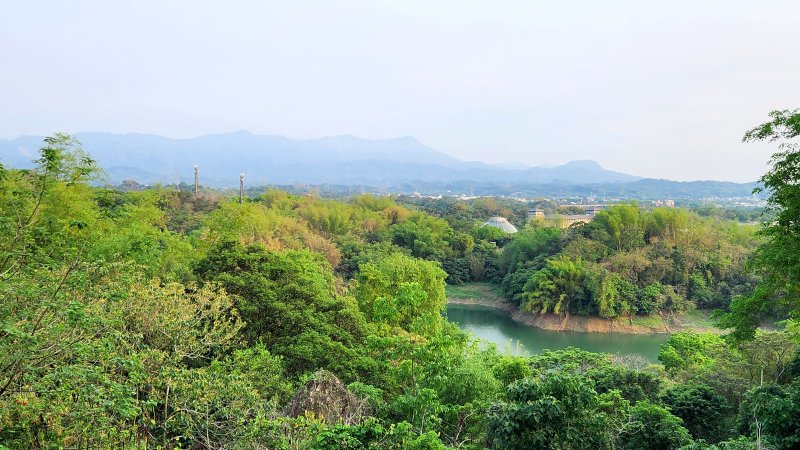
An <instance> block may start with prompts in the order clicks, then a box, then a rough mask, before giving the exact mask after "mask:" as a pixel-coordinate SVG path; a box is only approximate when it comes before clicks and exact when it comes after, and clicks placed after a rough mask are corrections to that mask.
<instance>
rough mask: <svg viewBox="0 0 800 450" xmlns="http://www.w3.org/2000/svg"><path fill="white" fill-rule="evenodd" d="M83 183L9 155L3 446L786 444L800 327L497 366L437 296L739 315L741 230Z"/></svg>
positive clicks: (748, 238) (63, 148) (46, 160)
mask: <svg viewBox="0 0 800 450" xmlns="http://www.w3.org/2000/svg"><path fill="white" fill-rule="evenodd" d="M97 169H98V168H97V166H96V164H95V163H94V161H93V160H92V159H91V158H90V157H89V156H88V155H87V154H85V153H84V152H82V151H81V150H80V148H79V144H78V143H77V142H76V141H74V140H72V139H71V138H70V137H69V136H65V135H57V136H54V137H50V138H47V139H45V142H43V143H42V144H41V149H40V151H39V157H38V158H37V163H36V166H35V167H34V168H32V169H25V170H19V169H15V168H12V167H8V166H5V165H3V166H0V448H10V449H43V448H115V449H116V448H119V449H178V448H193V449H220V448H231V449H260V448H270V449H272V448H276V449H379V448H380V449H396V450H400V449H412V450H429V449H436V450H439V449H461V450H479V449H485V448H490V449H531V448H542V449H565V448H569V449H598V448H602V449H605V448H623V449H679V448H683V449H716V448H724V449H731V448H734V449H739V448H744V449H755V448H763V447H759V446H761V445H762V443H766V444H767V445H769V447H770V448H775V449H791V448H796V447H797V445H798V444H799V443H800V434H798V433H797V430H798V423H797V418H798V417H800V406H798V405H800V401H798V399H800V357H798V331H799V330H798V328H797V326H796V324H794V323H793V322H788V325H787V326H786V327H785V329H776V330H771V331H763V330H760V331H753V330H752V329H751V331H753V334H752V335H750V336H748V337H747V339H733V337H736V336H729V337H726V338H723V337H720V336H716V335H713V334H695V333H679V334H675V335H673V336H671V337H670V338H669V340H668V341H667V343H666V344H665V345H664V347H663V348H662V350H661V353H660V355H659V362H660V364H657V365H650V364H648V363H647V362H646V361H641V360H639V359H637V358H632V357H626V356H624V355H606V354H596V353H590V352H586V351H581V350H578V349H574V348H571V349H566V350H563V351H557V352H550V351H547V352H544V353H542V354H540V355H531V356H511V355H508V354H503V353H501V352H500V351H498V349H496V348H495V347H494V346H488V347H486V346H481V345H475V344H473V343H472V339H471V338H470V336H469V335H467V334H466V333H464V332H463V331H461V330H460V329H459V328H458V327H456V326H455V325H454V324H452V323H450V322H448V321H447V320H446V318H445V317H444V316H443V311H444V307H445V303H446V299H445V283H446V282H451V283H458V282H463V281H465V280H470V279H472V280H474V279H492V280H495V281H498V282H500V283H502V284H503V286H504V288H507V289H509V293H510V294H513V297H515V298H518V300H519V301H520V305H521V306H522V307H525V308H528V309H530V310H532V311H543V310H548V311H553V312H556V313H558V314H566V313H567V312H570V313H574V314H600V315H623V316H636V315H637V314H643V313H648V312H652V311H674V312H676V313H677V312H680V311H681V310H683V309H685V308H691V307H693V306H694V307H708V306H719V307H720V308H721V309H725V307H726V306H727V304H728V302H729V301H730V300H731V298H732V297H733V298H734V301H733V302H732V303H731V312H732V313H737V311H738V313H741V314H742V317H752V315H745V313H747V312H748V310H747V309H746V307H742V306H741V305H742V302H751V303H747V304H753V303H752V300H749V299H756V300H758V299H760V298H762V297H758V296H746V295H741V296H737V294H746V293H747V292H748V291H749V290H750V288H751V282H752V281H753V278H752V277H753V276H754V274H750V273H747V272H746V271H745V270H744V268H743V264H742V263H743V260H744V258H745V256H746V255H748V254H750V253H751V252H752V249H753V246H754V245H756V244H758V241H757V240H755V239H754V236H753V234H752V229H751V227H749V226H746V225H740V224H739V223H738V222H733V221H727V220H723V219H721V218H720V217H719V215H713V214H711V215H709V214H705V213H704V215H703V216H700V215H699V214H697V215H696V214H695V213H693V212H689V211H686V210H665V209H656V210H647V211H643V210H641V209H640V208H639V207H638V206H637V205H635V204H624V205H619V206H617V207H614V208H610V209H609V210H608V211H607V212H605V213H601V215H599V216H598V217H597V219H595V221H593V222H592V223H590V224H587V225H584V226H579V227H574V228H570V229H567V230H561V229H558V228H555V227H552V226H551V225H552V224H548V223H534V224H530V225H528V226H526V227H524V228H523V230H522V231H520V232H519V233H517V234H516V235H513V236H509V235H505V234H502V233H498V232H497V231H495V229H492V228H487V227H480V226H479V225H480V223H481V219H480V218H478V216H480V215H483V213H484V212H491V213H494V214H503V213H505V211H504V210H503V208H502V206H499V205H498V204H496V203H495V200H494V199H482V200H481V202H482V203H481V202H477V203H473V204H463V203H454V204H453V205H452V209H448V210H447V211H444V210H443V211H444V212H443V213H442V214H440V215H441V217H436V216H434V215H431V214H428V213H426V212H424V211H421V210H420V209H419V208H417V207H414V206H413V205H405V206H404V205H403V204H400V203H399V202H398V201H396V200H395V199H393V198H389V197H372V196H356V197H352V198H349V199H347V200H344V201H334V200H326V199H322V198H319V197H316V196H312V195H304V196H293V195H289V194H287V193H285V192H281V191H275V190H271V191H267V192H264V193H262V194H260V195H258V196H256V197H252V198H246V199H244V201H243V202H241V203H240V202H239V201H237V199H231V198H226V197H224V196H223V195H220V194H219V193H215V192H213V191H208V192H205V193H202V194H200V195H195V194H194V193H190V192H185V191H178V190H175V189H165V188H153V189H145V190H141V191H127V192H126V191H118V190H116V189H114V188H109V187H99V186H97V185H94V184H92V181H93V180H94V179H96V177H98V176H99V173H98V170H97ZM512 213H513V211H512ZM509 216H513V214H510V215H509ZM512 218H513V217H512ZM520 225H522V224H520ZM501 248H502V250H501ZM763 273H764V272H761V273H760V274H758V275H762V274H763ZM783 286H786V284H784V285H783ZM517 293H519V295H517ZM756 293H757V294H758V293H763V291H757V292H756ZM737 298H739V299H740V300H739V301H737V300H736V299H737ZM741 299H748V300H741ZM745 306H746V304H745ZM734 307H736V308H739V309H738V310H734ZM764 311H766V309H764ZM772 311H776V310H772ZM726 317H730V316H726ZM732 317H739V316H737V315H736V314H734V315H733V316H732ZM756 325H757V323H756ZM736 326H737V327H738V323H737V325H736ZM742 329H746V327H742ZM737 330H738V328H737ZM745 331H746V330H745ZM710 443H713V444H714V445H716V444H718V446H710V445H711V444H710Z"/></svg>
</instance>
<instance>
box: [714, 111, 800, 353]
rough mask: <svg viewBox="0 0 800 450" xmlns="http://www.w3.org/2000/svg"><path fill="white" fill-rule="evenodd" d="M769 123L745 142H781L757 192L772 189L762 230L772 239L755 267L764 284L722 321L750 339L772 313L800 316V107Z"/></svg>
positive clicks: (738, 300) (761, 250)
mask: <svg viewBox="0 0 800 450" xmlns="http://www.w3.org/2000/svg"><path fill="white" fill-rule="evenodd" d="M769 115H770V118H771V119H772V120H770V121H769V122H765V123H762V124H761V125H759V126H757V127H755V128H753V129H752V130H750V131H748V132H747V133H745V135H744V138H743V141H744V142H755V141H768V142H777V143H779V146H778V149H779V151H778V152H777V153H775V154H774V155H772V159H771V161H770V162H771V168H770V169H769V171H768V172H767V173H766V174H764V175H763V176H762V177H761V180H760V181H761V186H760V187H758V188H757V189H756V192H767V193H768V197H767V210H766V215H765V221H764V224H763V228H762V230H761V234H762V235H763V236H764V237H765V238H766V242H765V243H764V244H763V245H762V246H761V247H760V248H759V249H758V250H757V251H756V254H755V256H754V259H753V263H754V268H755V270H756V272H757V273H758V274H759V275H760V277H761V282H760V283H759V284H758V286H757V287H756V289H755V291H754V293H753V294H752V295H749V296H746V297H739V298H736V299H735V300H734V301H733V302H732V303H731V312H730V314H728V315H726V316H724V317H723V318H722V319H721V321H720V324H721V325H722V326H723V327H726V328H735V330H736V331H735V332H734V335H735V336H736V337H739V338H749V337H752V336H753V334H754V333H755V329H756V327H757V326H758V324H759V322H760V321H761V320H763V319H764V317H765V316H767V315H770V314H775V313H776V312H777V313H782V314H788V315H791V316H794V317H797V316H798V315H800V143H798V142H797V140H796V138H797V137H798V136H800V109H794V110H788V109H786V110H782V111H772V112H771V113H770V114H769Z"/></svg>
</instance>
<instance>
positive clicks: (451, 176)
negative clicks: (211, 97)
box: [0, 131, 752, 196]
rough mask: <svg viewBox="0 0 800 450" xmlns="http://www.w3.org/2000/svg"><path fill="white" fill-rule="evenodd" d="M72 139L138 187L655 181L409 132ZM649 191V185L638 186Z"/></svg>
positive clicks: (25, 142) (26, 146) (32, 152)
mask: <svg viewBox="0 0 800 450" xmlns="http://www.w3.org/2000/svg"><path fill="white" fill-rule="evenodd" d="M75 137H77V138H78V139H79V140H80V141H81V143H82V144H83V148H84V150H85V151H87V152H88V153H90V154H91V155H92V157H94V158H95V159H96V160H97V161H98V163H99V164H100V166H101V167H103V168H104V169H105V171H106V173H107V174H108V176H109V178H110V181H111V182H112V183H119V182H121V181H122V180H126V179H133V180H136V181H138V182H140V183H144V184H153V183H163V184H171V183H175V182H176V181H183V182H191V180H192V178H193V166H194V164H198V165H199V167H200V180H201V184H203V185H208V186H213V187H233V186H238V182H239V173H240V172H245V174H246V182H247V184H249V185H263V184H284V185H286V184H290V185H291V184H313V185H369V186H374V187H377V188H379V189H382V190H390V191H391V190H394V191H416V190H422V189H424V190H430V191H435V190H442V189H446V188H447V187H448V186H450V187H453V188H456V187H457V188H458V189H459V190H461V191H463V190H464V189H467V192H463V193H468V191H469V190H470V189H471V190H474V189H475V188H476V187H477V188H479V189H481V188H489V187H490V186H493V188H491V189H496V188H502V189H503V190H510V191H514V190H522V191H527V190H530V189H526V187H528V188H529V187H531V186H549V188H545V190H550V191H553V190H555V191H558V190H559V189H562V190H563V188H565V187H567V186H573V187H574V186H592V185H607V186H609V185H618V184H629V183H634V182H649V183H650V184H652V183H659V182H661V181H660V180H642V178H641V177H637V176H634V175H628V174H624V173H620V172H614V171H611V170H606V169H603V168H602V167H601V166H600V165H599V164H598V163H596V162H594V161H589V160H584V161H572V162H570V163H567V164H564V165H561V166H555V167H532V168H531V167H527V166H525V165H523V164H519V163H513V162H511V163H503V164H498V165H492V164H486V163H482V162H476V161H462V160H460V159H457V158H454V157H452V156H450V155H447V154H445V153H442V152H440V151H437V150H435V149H432V148H430V147H428V146H426V145H424V144H422V143H420V142H419V141H417V140H416V139H414V138H412V137H400V138H395V139H384V140H368V139H361V138H357V137H354V136H335V137H324V138H319V139H290V138H287V137H283V136H263V135H255V134H251V133H249V132H245V131H240V132H235V133H225V134H212V135H206V136H199V137H196V138H189V139H172V138H167V137H163V136H156V135H149V134H138V133H128V134H112V133H78V134H76V135H75ZM42 139H43V136H21V137H19V138H17V139H13V140H0V162H2V163H3V164H5V165H7V166H12V167H30V166H31V164H32V163H31V161H32V159H34V158H35V157H36V155H37V149H38V148H39V147H40V146H41V143H42ZM671 183H675V182H671ZM700 183H706V185H705V186H706V187H708V186H711V185H708V184H707V183H717V185H718V186H717V187H718V188H721V187H724V188H725V189H722V191H725V192H729V191H731V190H733V191H735V192H738V193H742V194H743V195H745V196H746V195H749V192H750V191H751V190H752V185H751V184H736V183H719V182H700ZM467 186H469V188H468V187H467ZM557 186H560V188H559V187H557ZM631 187H632V186H631ZM652 188H653V186H648V187H647V190H652ZM696 188H697V186H695V187H693V188H688V191H696V190H697V189H696ZM731 188H733V189H731ZM612 190H613V188H612ZM683 190H686V189H683ZM701 190H704V189H701ZM716 190H719V189H716ZM711 191H712V192H713V191H715V189H714V188H712V189H711Z"/></svg>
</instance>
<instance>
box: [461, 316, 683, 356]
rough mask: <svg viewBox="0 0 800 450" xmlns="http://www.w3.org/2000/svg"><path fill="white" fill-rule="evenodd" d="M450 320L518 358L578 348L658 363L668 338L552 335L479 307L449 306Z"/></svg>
mask: <svg viewBox="0 0 800 450" xmlns="http://www.w3.org/2000/svg"><path fill="white" fill-rule="evenodd" d="M447 319H448V320H449V321H451V322H454V323H456V324H458V326H459V327H461V329H463V330H465V331H468V332H470V333H472V335H473V336H474V337H476V338H478V339H481V340H483V341H487V342H491V343H494V344H496V345H497V349H498V350H500V351H501V352H506V353H508V352H510V353H512V354H517V355H530V354H536V353H541V352H542V350H559V349H563V348H566V347H578V348H580V349H583V350H587V351H590V352H598V353H611V354H618V355H631V354H636V355H641V356H643V357H644V358H646V359H647V360H648V361H651V362H654V363H655V362H658V350H659V347H660V346H661V344H663V343H665V342H666V341H667V335H666V334H619V333H580V332H576V331H549V330H543V329H540V328H534V327H529V326H527V325H523V324H521V323H518V322H515V321H514V320H512V319H511V317H509V315H508V313H506V312H505V311H502V310H498V309H493V308H489V307H486V306H480V305H458V304H448V305H447Z"/></svg>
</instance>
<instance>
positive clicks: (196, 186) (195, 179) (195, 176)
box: [194, 164, 200, 196]
mask: <svg viewBox="0 0 800 450" xmlns="http://www.w3.org/2000/svg"><path fill="white" fill-rule="evenodd" d="M199 173H200V167H198V166H197V164H195V165H194V195H195V196H197V193H198V192H199V189H198V187H199V186H200V185H199V179H198V174H199Z"/></svg>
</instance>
